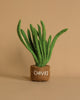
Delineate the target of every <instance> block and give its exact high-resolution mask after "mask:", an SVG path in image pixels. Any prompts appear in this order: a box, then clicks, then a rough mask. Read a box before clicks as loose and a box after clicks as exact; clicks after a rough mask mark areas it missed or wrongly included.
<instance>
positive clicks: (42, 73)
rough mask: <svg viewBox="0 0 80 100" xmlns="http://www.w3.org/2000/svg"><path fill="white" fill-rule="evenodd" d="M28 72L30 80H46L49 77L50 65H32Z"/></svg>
mask: <svg viewBox="0 0 80 100" xmlns="http://www.w3.org/2000/svg"><path fill="white" fill-rule="evenodd" d="M30 74H31V80H32V81H48V80H49V77H50V66H49V65H46V66H43V67H38V66H35V65H32V66H31V69H30Z"/></svg>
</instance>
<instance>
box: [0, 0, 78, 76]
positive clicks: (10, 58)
mask: <svg viewBox="0 0 80 100" xmlns="http://www.w3.org/2000/svg"><path fill="white" fill-rule="evenodd" d="M19 19H21V22H22V23H21V28H22V29H24V30H25V32H26V31H27V28H29V25H30V24H33V25H34V26H35V27H36V28H37V24H40V20H43V22H44V24H45V27H46V35H47V36H46V39H47V38H48V37H49V35H52V38H53V37H54V36H55V34H56V33H58V32H59V31H60V30H62V29H64V28H68V31H67V32H66V33H65V34H63V35H62V36H60V37H59V38H58V40H57V41H56V44H55V47H54V49H53V52H52V56H51V59H50V61H49V63H48V65H50V66H51V76H54V77H79V76H80V0H0V76H11V77H18V76H20V77H25V76H30V66H31V65H33V64H35V63H34V60H33V57H32V55H31V53H30V52H29V51H28V50H27V49H26V48H25V47H24V46H23V44H22V43H21V42H20V40H19V38H18V36H17V31H16V29H17V24H18V21H19Z"/></svg>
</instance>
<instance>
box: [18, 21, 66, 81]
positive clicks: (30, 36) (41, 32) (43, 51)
mask: <svg viewBox="0 0 80 100" xmlns="http://www.w3.org/2000/svg"><path fill="white" fill-rule="evenodd" d="M40 23H41V26H40V25H39V24H37V27H38V30H37V29H36V28H35V27H33V25H32V24H30V29H27V35H26V33H25V32H24V30H23V29H21V20H19V22H18V26H17V33H18V36H19V38H20V40H21V42H22V43H23V44H24V46H25V47H26V48H27V49H28V50H29V51H30V52H31V54H32V56H33V58H34V61H35V65H32V66H31V80H33V81H47V80H48V79H49V76H50V66H49V65H47V63H48V62H49V60H50V58H51V54H52V51H53V48H54V45H55V43H56V40H57V39H58V37H59V36H60V35H61V34H63V33H64V32H66V31H67V30H68V29H67V28H66V29H63V30H61V31H60V32H58V33H57V34H56V35H55V36H54V38H53V39H52V36H51V35H50V36H49V38H48V40H46V29H45V25H44V23H43V21H40Z"/></svg>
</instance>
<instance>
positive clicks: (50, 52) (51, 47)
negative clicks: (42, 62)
mask: <svg viewBox="0 0 80 100" xmlns="http://www.w3.org/2000/svg"><path fill="white" fill-rule="evenodd" d="M67 30H68V29H67V28H66V29H63V30H61V31H60V32H59V33H57V34H56V35H55V37H54V38H53V40H52V43H51V45H50V51H49V57H48V61H49V59H50V57H51V54H52V50H53V47H54V45H55V43H56V40H57V39H58V37H59V36H60V35H61V34H63V33H64V32H66V31H67Z"/></svg>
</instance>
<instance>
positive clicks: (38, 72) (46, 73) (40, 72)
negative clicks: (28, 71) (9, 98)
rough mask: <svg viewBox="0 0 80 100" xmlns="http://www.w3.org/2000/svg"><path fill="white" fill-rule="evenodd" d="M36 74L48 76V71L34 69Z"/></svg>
mask: <svg viewBox="0 0 80 100" xmlns="http://www.w3.org/2000/svg"><path fill="white" fill-rule="evenodd" d="M34 75H42V76H48V71H44V72H42V71H34Z"/></svg>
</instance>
